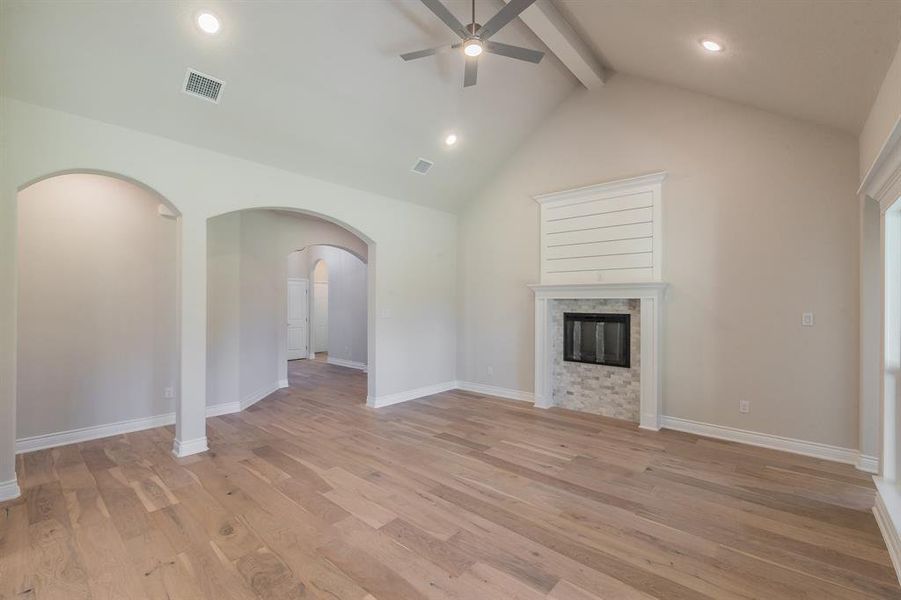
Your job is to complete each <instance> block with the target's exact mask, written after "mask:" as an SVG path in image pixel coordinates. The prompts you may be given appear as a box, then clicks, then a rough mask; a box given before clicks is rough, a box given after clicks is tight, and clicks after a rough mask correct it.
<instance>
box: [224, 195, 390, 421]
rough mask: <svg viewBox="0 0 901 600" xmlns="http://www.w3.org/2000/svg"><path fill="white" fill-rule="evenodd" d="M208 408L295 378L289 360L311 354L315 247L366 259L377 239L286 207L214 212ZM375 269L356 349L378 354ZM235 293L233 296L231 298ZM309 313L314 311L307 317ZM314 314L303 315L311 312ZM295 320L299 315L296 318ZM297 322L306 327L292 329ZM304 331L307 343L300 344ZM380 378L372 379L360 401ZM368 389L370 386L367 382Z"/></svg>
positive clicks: (243, 400) (365, 286)
mask: <svg viewBox="0 0 901 600" xmlns="http://www.w3.org/2000/svg"><path fill="white" fill-rule="evenodd" d="M207 248H208V256H207V267H208V281H207V289H208V296H207V317H208V318H207V323H208V329H207V336H206V337H207V347H208V352H207V358H208V365H207V386H206V389H207V410H208V412H212V413H213V414H221V413H223V412H231V411H233V410H242V409H245V408H247V407H249V406H251V405H252V404H254V403H256V402H257V401H258V400H260V399H262V398H264V397H266V396H268V395H269V394H271V393H273V392H274V391H276V390H277V389H279V388H284V387H287V386H288V385H289V366H288V361H289V360H292V359H294V360H297V359H301V360H308V359H309V358H310V356H311V353H312V348H313V346H312V339H310V338H311V335H312V334H313V332H312V327H311V325H312V323H313V320H314V318H315V317H313V316H312V315H310V313H309V311H310V308H312V306H313V304H314V302H315V299H314V295H313V294H312V293H310V292H312V291H313V290H312V289H311V288H312V286H311V285H310V284H311V280H312V276H311V270H312V265H313V263H314V262H316V259H315V258H313V259H311V258H310V257H311V256H312V255H313V254H312V252H313V251H312V249H313V248H328V249H329V251H335V252H339V250H338V248H343V249H344V250H340V252H344V254H346V255H347V256H351V257H352V258H353V260H354V261H356V262H357V263H359V264H360V265H365V266H366V267H371V266H372V265H371V261H370V263H369V264H368V265H366V263H364V262H363V261H366V260H367V259H369V257H370V256H371V255H372V251H373V250H374V244H373V243H372V242H371V241H370V240H367V239H363V238H361V237H360V236H359V235H358V234H357V233H356V232H355V231H352V230H350V229H349V228H347V227H346V226H344V225H343V224H341V223H336V222H335V221H334V220H330V219H328V218H326V217H324V216H322V215H318V214H313V213H310V212H307V211H298V210H289V209H284V208H254V209H246V210H241V211H234V212H230V213H225V214H222V215H218V216H216V217H213V218H210V219H209V220H208V222H207ZM372 275H373V274H372V272H371V269H370V268H364V269H363V270H362V278H360V279H358V282H359V283H360V285H361V286H362V294H360V297H361V298H362V303H361V304H360V305H359V308H360V311H361V312H362V314H361V315H360V319H359V323H361V326H362V327H363V333H362V335H360V336H358V338H359V340H361V341H362V344H363V347H362V348H357V351H358V352H359V353H361V354H362V356H363V357H364V358H363V359H362V360H364V361H368V359H369V356H371V355H372V352H371V348H372V347H373V345H372V344H371V341H372V335H371V331H372V324H373V323H372V320H371V319H370V318H369V315H370V313H371V312H372V311H373V310H374V308H373V305H372V303H371V302H370V299H371V298H372V295H371V294H370V293H369V290H370V289H371V287H372V285H373V280H372ZM292 284H295V287H296V288H297V290H300V292H298V291H297V290H295V292H297V293H295V294H294V296H298V294H301V292H302V291H303V290H306V293H307V294H308V295H307V296H306V297H305V298H304V299H303V300H304V304H303V306H304V309H303V311H302V312H303V313H304V314H303V315H294V314H293V313H292V312H290V311H289V303H290V299H291V297H292V295H291V293H290V292H291V290H292V289H293V288H292V287H291V286H292ZM229 298H232V300H229ZM307 315H309V316H307ZM304 317H306V319H308V320H305V318H304ZM292 319H293V320H292ZM294 321H299V322H297V323H294ZM292 325H293V326H295V328H296V329H298V330H299V329H301V328H302V329H303V333H302V335H301V336H298V335H293V336H292V331H293V330H292ZM293 333H295V334H296V331H293ZM301 338H302V340H303V344H302V347H301V344H300V343H299V340H300V339H301ZM373 385H374V382H373V380H372V378H370V379H368V380H367V381H366V382H365V384H364V385H363V387H362V390H363V393H362V394H361V396H360V398H359V401H360V402H364V401H365V400H366V397H367V395H369V394H368V393H367V392H368V391H369V390H371V389H372V386H373ZM367 388H368V389H367Z"/></svg>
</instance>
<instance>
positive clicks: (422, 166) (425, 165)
mask: <svg viewBox="0 0 901 600" xmlns="http://www.w3.org/2000/svg"><path fill="white" fill-rule="evenodd" d="M433 164H435V163H433V162H432V161H430V160H426V159H424V158H420V159H419V160H417V161H416V164H415V165H413V168H412V169H410V170H411V171H413V172H414V173H419V174H420V175H425V174H426V173H428V172H429V169H431V168H432V165H433Z"/></svg>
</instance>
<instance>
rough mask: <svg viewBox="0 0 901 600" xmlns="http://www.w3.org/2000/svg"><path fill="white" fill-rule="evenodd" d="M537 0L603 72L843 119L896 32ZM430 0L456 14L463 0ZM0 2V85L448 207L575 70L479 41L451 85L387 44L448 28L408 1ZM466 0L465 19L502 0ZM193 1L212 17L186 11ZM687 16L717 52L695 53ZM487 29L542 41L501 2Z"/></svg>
mask: <svg viewBox="0 0 901 600" xmlns="http://www.w3.org/2000/svg"><path fill="white" fill-rule="evenodd" d="M555 2H556V4H557V6H558V7H559V8H560V10H561V12H562V13H563V14H564V16H566V17H567V19H568V20H569V22H570V23H571V24H572V25H573V26H574V28H575V29H576V30H577V31H578V32H579V33H580V35H582V36H583V38H584V39H585V40H586V41H587V42H588V43H589V45H590V46H591V47H592V48H593V50H594V51H595V52H596V53H597V55H598V56H599V57H600V58H601V59H602V61H603V62H604V64H605V65H606V66H607V67H610V68H612V69H613V70H615V71H620V72H627V73H632V74H635V75H640V76H644V77H648V78H651V79H655V80H658V81H663V82H668V83H671V84H674V85H677V86H680V87H683V88H688V89H693V90H697V91H701V92H704V93H709V94H712V95H716V96H720V97H723V98H727V99H731V100H735V101H738V102H742V103H745V104H750V105H754V106H758V107H761V108H764V109H768V110H772V111H775V112H780V113H784V114H788V115H792V116H797V117H800V118H803V119H808V120H812V121H815V122H819V123H823V124H827V125H830V126H833V127H838V128H841V129H844V130H846V131H849V132H852V133H857V132H859V130H860V127H861V125H862V122H863V119H864V118H865V116H866V114H867V111H868V109H869V106H870V104H871V103H872V100H873V98H874V97H875V94H876V90H877V89H878V86H879V84H880V82H881V80H882V77H883V75H884V74H885V71H886V69H887V67H888V64H889V61H890V60H891V56H892V54H893V53H894V49H895V47H896V46H897V43H898V39H899V34H901V26H899V23H901V21H899V20H901V0H753V1H751V0H690V1H689V0H629V1H625V0H555ZM446 3H447V4H448V6H449V7H450V8H451V10H452V11H453V12H454V14H456V15H457V16H458V18H460V19H461V21H465V20H467V18H466V17H467V15H468V11H469V7H468V1H467V0H450V1H448V2H446ZM0 5H2V14H0V20H2V23H0V69H2V85H3V93H4V94H8V95H10V96H13V97H16V98H19V99H22V100H25V101H29V102H34V103H37V104H41V105H44V106H49V107H52V108H58V109H61V110H65V111H68V112H72V113H76V114H81V115H85V116H88V117H92V118H95V119H98V120H102V121H106V122H109V123H114V124H118V125H123V126H126V127H130V128H133V129H137V130H141V131H145V132H149V133H153V134H157V135H162V136H165V137H168V138H172V139H176V140H179V141H183V142H186V143H190V144H194V145H197V146H202V147H206V148H210V149H213V150H216V151H219V152H224V153H227V154H231V155H234V156H240V157H243V158H247V159H250V160H254V161H257V162H261V163H266V164H271V165H274V166H278V167H281V168H285V169H289V170H294V171H298V172H301V173H305V174H308V175H312V176H314V177H319V178H322V179H326V180H331V181H335V182H339V183H342V184H345V185H350V186H353V187H358V188H361V189H365V190H369V191H374V192H377V193H382V194H385V195H388V196H392V197H395V198H401V199H405V200H410V201H413V202H418V203H420V204H425V205H428V206H433V207H437V208H442V209H446V210H452V211H453V210H457V209H458V208H459V207H460V206H461V205H462V204H463V203H465V202H466V200H467V199H468V197H469V196H470V195H471V194H473V193H474V192H475V191H476V190H477V189H478V188H479V187H480V186H481V185H482V184H483V183H484V182H485V181H486V180H487V179H488V178H489V177H490V176H491V175H492V174H493V173H494V171H495V170H496V169H497V168H499V166H500V165H501V164H502V163H503V161H504V159H505V157H506V156H507V155H508V154H509V153H511V152H512V151H513V150H514V149H515V148H516V147H517V145H518V144H519V143H520V142H521V141H522V140H523V139H524V138H525V137H526V136H527V135H528V133H529V132H530V131H531V130H532V129H534V128H535V127H536V126H537V125H538V123H540V122H541V121H542V120H543V119H544V118H545V117H546V116H547V115H548V114H549V113H550V112H551V111H552V110H553V108H554V107H555V106H556V105H557V104H558V103H559V102H560V101H562V100H563V99H564V98H565V97H566V96H568V95H569V94H570V93H571V92H572V91H573V90H575V89H577V87H578V84H577V83H576V80H575V78H573V77H572V75H570V73H569V72H568V71H567V70H566V68H565V67H563V65H562V64H561V63H560V62H559V61H558V60H557V59H556V58H555V57H553V56H552V55H548V57H547V58H546V59H545V60H544V61H543V62H542V63H541V64H540V65H538V66H535V65H531V64H526V63H522V62H518V61H513V60H510V59H506V58H503V57H498V56H491V55H487V56H485V57H483V60H482V61H481V65H480V72H479V84H478V85H477V86H475V87H473V88H467V89H465V90H464V89H463V88H462V79H463V64H462V60H461V57H460V56H459V55H458V54H446V55H442V56H438V57H433V58H425V59H421V60H418V61H415V62H411V63H404V62H403V61H401V60H400V58H399V57H398V54H399V53H401V52H407V51H411V50H417V49H420V48H426V47H431V46H436V45H439V44H442V43H444V42H450V41H452V40H453V38H454V35H453V33H452V32H450V31H449V30H448V29H447V28H446V27H445V26H444V24H442V23H441V22H440V21H438V19H437V18H436V17H434V16H433V15H432V14H431V13H430V12H429V11H428V10H427V9H426V8H425V7H424V6H422V4H421V3H420V2H419V1H418V0H344V1H335V0H303V1H292V2H288V1H274V0H271V1H270V0H259V1H256V2H229V1H225V0H208V1H202V2H197V1H194V0H190V1H180V2H175V1H174V0H139V1H135V2H110V1H105V0H96V1H95V0H79V1H78V2H69V1H65V0H55V1H54V0H51V1H45V2H33V1H27V0H3V1H2V2H0ZM477 5H478V11H479V18H478V20H479V21H480V22H482V23H484V22H485V21H486V20H487V19H488V17H489V16H490V15H491V14H493V13H494V12H495V11H496V10H498V9H499V8H500V6H501V5H502V2H501V0H477ZM201 9H206V10H211V11H213V12H215V13H216V14H217V15H218V16H219V17H220V19H221V21H222V23H223V27H222V31H221V32H220V34H219V35H217V36H207V35H204V34H202V33H200V32H199V31H198V30H197V29H196V27H195V25H194V17H195V15H196V14H197V12H198V11H200V10H201ZM530 10H533V9H530ZM705 35H710V36H714V37H716V38H718V39H721V40H722V41H724V42H725V44H726V52H725V53H723V54H722V55H709V54H705V53H703V52H702V51H701V50H700V49H699V47H698V45H697V40H698V39H699V38H700V37H702V36H705ZM495 39H496V40H498V41H502V42H506V43H512V44H518V45H523V46H527V47H533V48H537V49H540V50H546V48H545V47H544V46H543V45H542V44H541V42H540V41H539V40H538V39H537V38H536V37H535V36H534V35H533V34H532V33H531V31H529V30H528V28H526V27H525V25H524V24H523V23H521V22H520V21H518V20H517V21H514V22H512V23H511V24H510V25H509V26H507V27H506V28H505V29H504V30H502V31H501V32H500V33H499V34H498V35H497V36H496V38H495ZM187 67H194V68H196V69H198V70H200V71H202V72H204V73H207V74H209V75H212V76H214V77H217V78H220V79H224V80H225V81H226V86H225V89H224V92H223V96H222V101H221V103H220V104H219V105H214V104H210V103H208V102H205V101H202V100H198V99H196V98H192V97H189V96H186V95H185V94H182V93H181V91H180V90H181V85H182V83H183V79H184V75H185V69H186V68H187ZM599 93H603V88H601V90H600V92H599ZM451 130H453V131H456V132H457V133H458V134H459V136H460V142H459V143H458V144H457V146H455V147H453V148H451V149H448V148H445V147H444V145H443V143H442V140H443V138H444V135H445V134H446V133H447V132H448V131H451ZM418 157H424V158H427V159H430V160H433V161H434V162H435V167H434V168H433V169H432V171H431V172H430V173H429V174H428V175H426V176H421V175H417V174H414V173H410V171H409V170H410V167H411V166H412V165H413V163H414V162H415V161H416V159H417V158H418Z"/></svg>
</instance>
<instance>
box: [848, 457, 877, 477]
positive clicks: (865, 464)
mask: <svg viewBox="0 0 901 600" xmlns="http://www.w3.org/2000/svg"><path fill="white" fill-rule="evenodd" d="M854 466H855V467H857V470H858V471H863V472H864V473H871V474H873V475H876V474H878V473H879V457H878V456H868V455H866V454H858V456H857V462H856V463H855V464H854Z"/></svg>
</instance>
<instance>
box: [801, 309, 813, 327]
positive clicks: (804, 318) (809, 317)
mask: <svg viewBox="0 0 901 600" xmlns="http://www.w3.org/2000/svg"><path fill="white" fill-rule="evenodd" d="M801 326H802V327H813V313H812V312H806V313H803V314H802V315H801Z"/></svg>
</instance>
